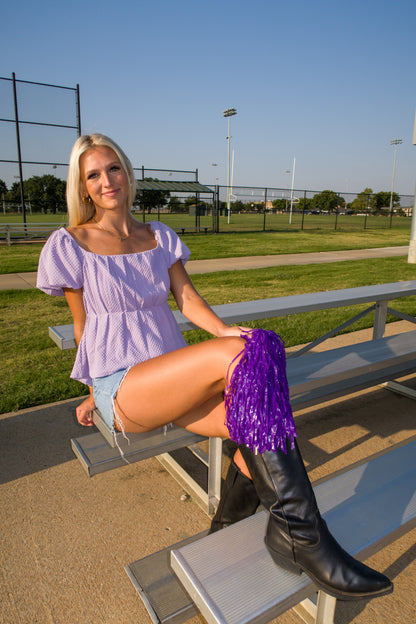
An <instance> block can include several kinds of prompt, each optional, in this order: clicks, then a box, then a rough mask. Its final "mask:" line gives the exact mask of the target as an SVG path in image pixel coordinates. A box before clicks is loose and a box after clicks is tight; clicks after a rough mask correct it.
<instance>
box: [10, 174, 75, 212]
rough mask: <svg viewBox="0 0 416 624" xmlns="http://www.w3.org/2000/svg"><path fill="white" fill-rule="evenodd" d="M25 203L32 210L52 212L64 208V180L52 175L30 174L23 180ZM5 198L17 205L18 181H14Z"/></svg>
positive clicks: (18, 198) (63, 209) (18, 194)
mask: <svg viewBox="0 0 416 624" xmlns="http://www.w3.org/2000/svg"><path fill="white" fill-rule="evenodd" d="M23 189H24V192H25V203H26V205H27V206H28V205H30V207H31V210H32V212H42V213H46V212H48V211H49V212H54V213H57V212H59V211H65V210H66V202H65V190H66V182H65V181H64V180H60V179H59V178H55V176H53V175H50V174H49V175H44V176H32V177H31V178H28V179H27V180H24V181H23ZM7 200H8V201H9V202H11V203H13V204H17V205H19V204H20V203H21V202H20V182H14V183H13V185H12V188H11V189H10V190H9V191H8V193H7Z"/></svg>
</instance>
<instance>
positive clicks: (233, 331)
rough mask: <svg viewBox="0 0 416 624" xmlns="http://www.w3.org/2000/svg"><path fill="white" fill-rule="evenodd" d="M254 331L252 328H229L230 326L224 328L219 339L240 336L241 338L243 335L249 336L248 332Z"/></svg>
mask: <svg viewBox="0 0 416 624" xmlns="http://www.w3.org/2000/svg"><path fill="white" fill-rule="evenodd" d="M252 331H253V329H252V328H250V327H241V326H239V325H238V326H236V327H229V326H228V325H226V326H225V327H224V329H223V330H222V332H221V334H220V336H219V337H221V338H222V337H224V336H238V337H240V336H241V335H242V334H247V333H248V332H252Z"/></svg>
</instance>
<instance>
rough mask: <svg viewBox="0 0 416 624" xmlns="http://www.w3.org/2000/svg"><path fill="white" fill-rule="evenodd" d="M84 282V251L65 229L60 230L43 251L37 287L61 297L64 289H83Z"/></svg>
mask: <svg viewBox="0 0 416 624" xmlns="http://www.w3.org/2000/svg"><path fill="white" fill-rule="evenodd" d="M83 281H84V280H83V253H82V249H81V247H79V245H77V243H76V241H75V240H74V239H73V238H72V236H71V235H70V234H69V233H68V232H67V231H66V230H65V228H60V229H59V230H56V231H55V232H53V233H52V234H51V235H50V237H49V238H48V240H47V241H46V243H45V245H44V247H43V249H42V252H41V254H40V258H39V265H38V274H37V282H36V286H37V288H39V289H40V290H42V291H43V292H45V293H46V294H48V295H53V296H55V297H61V296H63V295H64V291H63V289H64V288H74V289H77V288H82V286H83Z"/></svg>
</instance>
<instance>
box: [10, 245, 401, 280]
mask: <svg viewBox="0 0 416 624" xmlns="http://www.w3.org/2000/svg"><path fill="white" fill-rule="evenodd" d="M408 253H409V247H408V246H401V247H379V248H375V249H353V250H346V251H322V252H316V253H303V254H282V255H268V256H244V257H241V258H213V259H211V260H190V261H189V262H188V263H187V265H186V269H187V271H188V273H189V274H190V275H195V274H197V273H214V272H215V271H242V270H245V269H261V268H264V267H273V266H287V265H291V264H292V265H293V264H318V263H324V262H342V261H345V260H366V259H368V258H386V257H398V256H407V255H408ZM35 287H36V272H32V273H9V274H6V275H0V290H5V289H15V290H22V289H27V288H35Z"/></svg>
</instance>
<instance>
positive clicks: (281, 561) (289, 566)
mask: <svg viewBox="0 0 416 624" xmlns="http://www.w3.org/2000/svg"><path fill="white" fill-rule="evenodd" d="M265 544H266V548H267V551H268V553H269V555H270V556H271V558H272V559H273V561H274V563H275V564H276V565H277V566H279V568H283V569H284V570H287V571H288V572H291V573H292V574H297V576H300V575H301V574H302V572H303V570H302V568H300V567H299V566H298V565H297V564H296V563H295V562H294V561H292V559H289V558H288V557H285V556H284V555H281V554H280V553H277V552H275V551H274V550H272V549H271V548H269V546H268V545H267V542H266V541H265Z"/></svg>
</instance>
